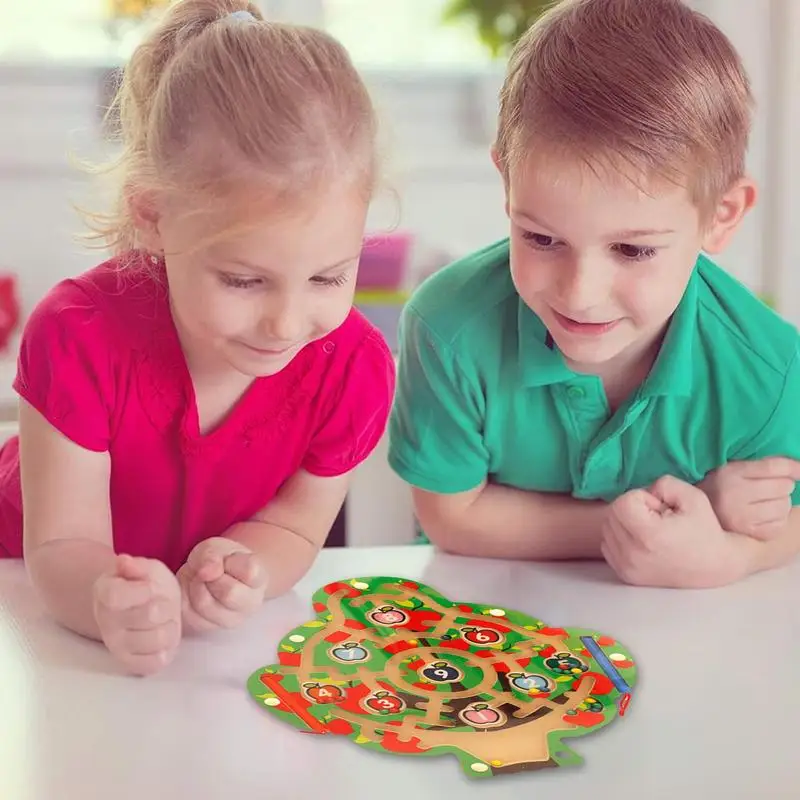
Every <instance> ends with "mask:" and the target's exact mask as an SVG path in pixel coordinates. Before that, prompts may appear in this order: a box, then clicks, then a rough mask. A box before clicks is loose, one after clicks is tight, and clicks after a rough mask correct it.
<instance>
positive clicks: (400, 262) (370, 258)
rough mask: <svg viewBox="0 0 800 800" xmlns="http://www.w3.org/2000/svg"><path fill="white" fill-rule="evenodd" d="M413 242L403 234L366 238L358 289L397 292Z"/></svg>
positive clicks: (395, 233)
mask: <svg viewBox="0 0 800 800" xmlns="http://www.w3.org/2000/svg"><path fill="white" fill-rule="evenodd" d="M413 240H414V237H413V235H412V234H411V233H408V232H406V231H396V232H394V233H387V234H372V235H370V236H366V237H365V238H364V245H363V247H362V249H361V261H360V264H359V268H358V282H357V286H358V288H359V289H362V290H363V289H384V290H392V291H394V290H397V289H400V288H401V286H402V283H403V278H404V277H405V274H406V269H407V267H408V259H409V254H410V252H411V245H412V243H413Z"/></svg>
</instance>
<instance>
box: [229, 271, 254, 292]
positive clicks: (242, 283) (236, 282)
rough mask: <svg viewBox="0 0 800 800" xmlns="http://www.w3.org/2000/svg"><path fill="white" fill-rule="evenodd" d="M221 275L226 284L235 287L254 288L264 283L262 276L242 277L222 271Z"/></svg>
mask: <svg viewBox="0 0 800 800" xmlns="http://www.w3.org/2000/svg"><path fill="white" fill-rule="evenodd" d="M219 277H220V280H221V281H222V283H224V284H225V286H230V287H231V288H233V289H254V288H255V287H256V286H260V285H261V283H262V280H261V278H242V277H240V276H238V275H229V274H228V273H227V272H221V273H220V275H219Z"/></svg>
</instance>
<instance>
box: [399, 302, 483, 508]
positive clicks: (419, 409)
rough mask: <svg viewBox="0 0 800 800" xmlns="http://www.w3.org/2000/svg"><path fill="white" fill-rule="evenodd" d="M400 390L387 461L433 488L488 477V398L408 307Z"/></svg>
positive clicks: (448, 488)
mask: <svg viewBox="0 0 800 800" xmlns="http://www.w3.org/2000/svg"><path fill="white" fill-rule="evenodd" d="M399 336H400V354H399V363H398V379H397V394H396V397H395V403H394V409H393V411H392V415H391V419H390V421H389V464H390V465H391V467H392V469H393V470H394V471H395V472H396V473H397V474H398V475H399V476H400V477H401V478H402V479H403V480H405V481H406V482H407V483H410V484H412V485H413V486H417V487H419V488H420V489H424V490H426V491H430V492H437V493H440V494H453V493H456V492H465V491H469V490H470V489H474V488H475V487H476V486H478V485H480V484H481V483H482V482H483V481H484V480H485V479H486V477H487V474H488V471H489V466H488V465H489V453H488V451H487V449H486V446H485V444H484V440H483V425H484V419H485V401H484V396H483V393H482V392H481V391H480V388H479V384H478V381H477V378H476V377H475V376H472V377H469V376H468V374H467V372H466V371H465V366H464V365H462V363H461V362H459V361H458V360H457V358H456V354H455V353H454V352H453V350H452V348H451V347H450V346H449V345H448V344H446V343H445V342H442V341H440V340H439V339H437V337H436V336H435V335H434V334H433V332H432V331H431V330H430V329H429V327H428V326H427V325H426V323H425V321H424V320H423V319H422V318H421V317H420V316H419V315H418V314H417V312H416V311H415V310H414V308H413V307H412V306H410V305H409V306H406V308H405V309H404V311H403V315H402V317H401V321H400V329H399Z"/></svg>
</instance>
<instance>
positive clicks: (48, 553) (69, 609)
mask: <svg viewBox="0 0 800 800" xmlns="http://www.w3.org/2000/svg"><path fill="white" fill-rule="evenodd" d="M114 559H115V555H114V551H113V549H112V548H111V547H109V546H108V545H105V544H101V543H100V542H95V541H92V540H89V539H53V540H50V541H48V542H45V543H44V544H41V545H39V546H37V547H36V548H35V549H32V550H26V552H25V564H26V567H27V570H28V575H29V576H30V579H31V582H32V583H33V585H34V587H35V588H36V590H37V591H38V593H39V596H40V597H41V598H42V601H43V602H44V605H45V607H46V608H47V610H48V611H49V613H50V614H51V615H52V616H53V617H54V618H55V619H56V621H57V622H58V623H60V624H61V625H63V626H64V627H65V628H69V629H70V630H72V631H74V632H75V633H78V634H80V635H81V636H86V637H88V638H90V639H96V640H100V638H101V637H100V631H99V628H98V627H97V622H96V620H95V614H94V600H93V592H94V584H95V582H96V581H97V579H98V578H99V577H100V575H102V574H103V573H104V572H106V571H107V570H109V569H111V568H112V567H113V564H114Z"/></svg>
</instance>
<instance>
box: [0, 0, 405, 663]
mask: <svg viewBox="0 0 800 800" xmlns="http://www.w3.org/2000/svg"><path fill="white" fill-rule="evenodd" d="M117 100H118V102H117V104H116V107H117V108H118V109H119V112H120V126H121V128H120V129H121V135H122V141H123V145H124V148H123V154H122V159H121V162H120V166H121V167H122V172H123V180H122V188H121V192H120V195H119V202H118V204H117V208H116V211H115V213H114V214H113V215H111V216H109V217H108V218H104V219H103V220H102V221H101V222H102V227H101V229H100V232H101V233H102V235H103V236H104V237H105V239H106V241H107V242H109V243H110V244H111V246H112V247H113V249H114V252H115V256H114V257H113V258H112V259H111V260H110V261H107V262H106V263H103V264H100V265H99V266H98V267H96V268H94V269H92V270H91V271H89V272H87V273H85V274H83V275H81V276H79V277H77V278H75V279H71V280H67V281H64V282H63V283H61V284H59V285H58V286H56V287H55V288H54V289H53V290H52V291H51V292H50V293H49V294H48V295H47V296H46V297H45V298H44V300H43V301H42V302H41V303H40V304H39V306H38V307H37V308H36V309H35V311H34V312H33V313H32V315H31V317H30V320H29V321H28V324H27V326H26V329H25V333H24V337H23V341H22V344H21V349H20V355H19V365H18V374H17V378H16V382H15V387H16V390H17V391H18V393H19V395H20V398H21V400H20V403H21V406H20V432H19V439H18V440H17V439H14V440H12V441H10V442H9V443H8V445H7V446H6V447H5V448H4V450H3V451H2V454H0V511H2V514H3V518H4V522H5V524H4V525H3V527H2V529H1V530H0V551H2V550H4V551H5V555H7V556H11V557H20V556H22V555H23V554H24V557H25V561H26V564H27V568H28V570H29V573H30V576H31V579H32V581H33V583H34V584H35V586H36V588H37V589H38V591H39V592H40V594H41V596H42V598H43V600H44V603H45V604H46V606H47V608H48V609H49V610H50V612H51V613H52V614H53V616H54V617H55V618H56V619H57V620H59V621H60V622H61V623H62V624H63V625H65V626H66V627H68V628H70V629H72V630H74V631H76V632H78V633H80V634H83V635H85V636H88V637H92V638H96V639H100V640H102V641H103V642H104V643H105V644H106V646H107V647H108V649H109V650H110V651H111V652H112V653H113V655H114V656H116V657H117V658H118V659H119V660H120V661H121V662H122V664H123V665H124V666H125V667H126V668H127V669H128V670H129V671H131V672H133V673H137V674H146V673H152V672H154V671H156V670H157V669H159V668H161V667H163V666H164V665H166V664H167V663H169V662H170V661H171V659H172V658H173V656H174V655H175V652H176V648H177V647H178V644H179V641H180V638H181V635H182V632H185V631H186V630H187V629H190V630H208V629H213V628H217V627H231V626H235V625H237V624H239V623H240V622H241V621H242V620H243V619H244V618H245V617H246V616H247V615H249V614H251V613H252V612H254V611H255V610H257V609H258V608H259V607H260V606H261V604H262V603H263V601H264V600H265V599H267V598H271V597H275V596H276V595H280V594H282V593H284V592H286V591H287V590H289V589H290V588H291V587H292V586H293V585H294V584H295V583H296V582H297V580H298V579H299V578H300V577H301V576H302V575H303V574H304V573H305V572H306V570H308V568H309V567H310V565H311V564H312V562H313V560H314V558H315V556H316V554H317V552H318V551H319V549H320V547H321V546H322V544H323V542H324V540H325V538H326V535H327V533H328V531H329V529H330V527H331V524H332V523H333V521H334V519H335V517H336V515H337V513H338V511H339V509H340V507H341V505H342V502H343V500H344V497H345V493H346V490H347V486H348V480H349V475H350V473H351V471H352V470H353V468H354V467H355V466H356V465H357V464H359V463H360V462H361V461H363V460H364V459H365V458H366V456H367V455H368V454H369V453H370V452H371V451H372V450H373V448H374V447H375V445H376V443H377V442H378V440H379V438H380V437H381V435H382V434H383V431H384V427H385V424H386V420H387V416H388V412H389V407H390V404H391V400H392V395H393V391H394V363H393V359H392V356H391V354H390V352H389V351H388V349H387V347H386V345H385V343H384V341H383V340H382V338H381V336H380V335H379V333H378V332H377V331H376V330H375V329H374V328H372V327H371V326H370V325H369V324H368V323H367V321H366V320H365V319H364V318H363V317H362V316H361V315H360V314H359V313H358V312H357V311H356V310H354V309H353V307H352V301H353V292H354V288H355V281H356V270H357V265H358V260H359V254H360V249H361V242H362V237H363V233H364V227H365V220H366V213H367V207H368V204H369V201H370V198H371V194H372V191H373V188H374V183H375V177H376V176H375V171H376V167H375V161H376V156H375V133H376V131H375V129H376V124H375V116H374V112H373V108H372V105H371V103H370V100H369V97H368V94H367V91H366V89H365V87H364V85H363V83H362V82H361V80H360V78H359V77H358V75H357V74H356V72H355V70H354V68H353V66H352V64H351V62H350V60H349V58H348V56H347V54H346V52H345V51H344V49H343V48H342V47H341V46H340V45H339V44H338V43H337V42H335V41H334V40H332V39H331V38H330V37H329V36H327V35H326V34H324V33H322V32H319V31H315V30H310V29H303V28H295V27H291V26H287V25H278V24H272V23H269V22H266V21H264V20H263V19H262V17H261V16H260V14H259V11H258V8H257V7H256V6H255V5H254V4H252V3H246V2H242V0H182V1H181V2H178V3H177V4H175V5H174V6H172V8H171V9H170V10H169V11H168V13H167V14H166V16H165V18H164V19H163V21H162V22H161V24H160V25H159V26H158V27H157V28H156V29H155V30H154V31H153V32H152V34H151V35H150V37H149V38H148V39H147V40H146V41H144V42H143V43H142V44H141V45H140V47H139V48H138V49H137V50H136V52H135V53H134V55H133V57H132V59H131V62H130V64H129V66H128V67H127V69H126V71H125V75H124V79H123V82H122V85H121V88H120V92H119V96H118V98H117ZM20 462H21V476H20ZM20 477H21V480H20ZM117 553H119V554H120V555H116V554H117Z"/></svg>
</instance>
